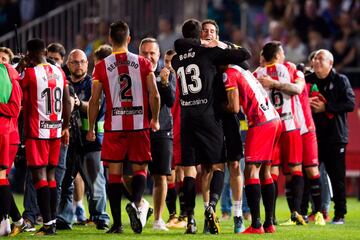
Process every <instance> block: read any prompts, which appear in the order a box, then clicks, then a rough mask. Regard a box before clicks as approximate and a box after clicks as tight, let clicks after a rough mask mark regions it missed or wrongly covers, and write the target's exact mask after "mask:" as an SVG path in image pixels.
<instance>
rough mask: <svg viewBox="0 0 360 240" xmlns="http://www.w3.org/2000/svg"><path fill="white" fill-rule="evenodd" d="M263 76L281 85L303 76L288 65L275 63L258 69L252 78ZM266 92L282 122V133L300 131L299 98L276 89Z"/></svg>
mask: <svg viewBox="0 0 360 240" xmlns="http://www.w3.org/2000/svg"><path fill="white" fill-rule="evenodd" d="M299 74H300V75H299ZM264 75H268V76H270V77H271V78H272V79H274V80H277V81H279V82H281V83H295V80H296V79H297V78H298V77H302V78H304V74H302V73H301V72H299V71H297V70H296V68H294V67H293V66H292V65H291V64H289V63H284V64H279V63H275V64H271V65H267V66H265V67H259V68H258V69H256V70H255V72H254V76H255V77H256V78H259V77H261V76H264ZM267 91H268V94H269V96H270V99H271V102H272V104H273V105H274V107H275V109H276V110H277V111H278V113H279V115H280V118H281V120H282V122H283V131H284V132H288V131H292V130H295V129H300V120H299V116H298V111H299V110H300V109H301V104H300V100H299V96H298V95H293V96H291V95H289V94H286V93H284V92H281V91H279V90H276V89H269V90H267Z"/></svg>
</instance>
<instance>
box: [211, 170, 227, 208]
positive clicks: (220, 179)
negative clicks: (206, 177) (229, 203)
mask: <svg viewBox="0 0 360 240" xmlns="http://www.w3.org/2000/svg"><path fill="white" fill-rule="evenodd" d="M224 176H225V174H224V172H223V171H214V172H213V176H212V178H211V182H210V201H209V205H210V206H212V207H213V209H214V211H215V210H216V204H217V202H218V201H219V199H220V196H221V192H222V188H223V186H224Z"/></svg>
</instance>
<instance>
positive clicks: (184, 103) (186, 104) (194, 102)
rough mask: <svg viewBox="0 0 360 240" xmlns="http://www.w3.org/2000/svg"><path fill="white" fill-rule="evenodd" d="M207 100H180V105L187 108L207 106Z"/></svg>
mask: <svg viewBox="0 0 360 240" xmlns="http://www.w3.org/2000/svg"><path fill="white" fill-rule="evenodd" d="M207 103H208V100H207V99H206V98H205V99H196V100H192V101H185V100H180V104H181V106H183V107H189V106H196V105H202V104H207Z"/></svg>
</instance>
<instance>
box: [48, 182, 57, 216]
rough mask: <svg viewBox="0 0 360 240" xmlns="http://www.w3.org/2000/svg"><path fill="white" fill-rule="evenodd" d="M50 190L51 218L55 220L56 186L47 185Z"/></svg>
mask: <svg viewBox="0 0 360 240" xmlns="http://www.w3.org/2000/svg"><path fill="white" fill-rule="evenodd" d="M49 192H50V210H51V220H55V219H56V216H57V189H56V187H49Z"/></svg>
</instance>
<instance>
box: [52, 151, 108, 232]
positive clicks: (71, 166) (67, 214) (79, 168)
mask: <svg viewBox="0 0 360 240" xmlns="http://www.w3.org/2000/svg"><path fill="white" fill-rule="evenodd" d="M77 173H80V175H81V177H82V178H83V180H84V183H85V186H86V189H87V191H88V200H89V212H90V218H91V220H92V221H94V222H95V223H96V224H97V223H98V222H99V221H102V222H105V223H106V224H109V222H110V217H109V215H108V214H107V213H106V189H105V177H104V169H103V165H102V163H101V161H100V151H95V152H85V153H81V152H78V151H76V150H75V149H69V155H68V161H67V164H66V172H65V177H64V180H63V183H62V186H61V189H62V191H61V200H60V205H59V208H58V216H57V221H60V222H62V223H65V224H67V225H68V226H69V227H71V226H72V221H73V218H74V211H73V192H74V180H75V177H76V175H77Z"/></svg>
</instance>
